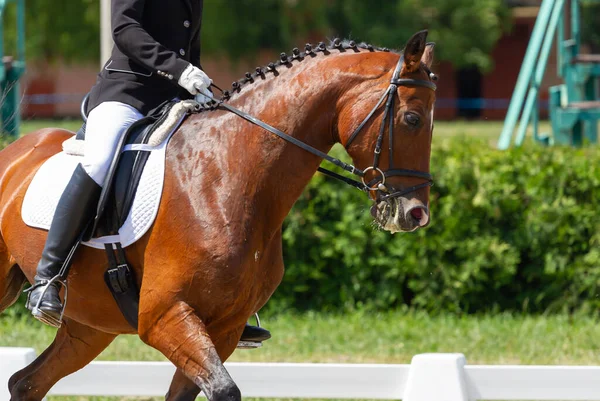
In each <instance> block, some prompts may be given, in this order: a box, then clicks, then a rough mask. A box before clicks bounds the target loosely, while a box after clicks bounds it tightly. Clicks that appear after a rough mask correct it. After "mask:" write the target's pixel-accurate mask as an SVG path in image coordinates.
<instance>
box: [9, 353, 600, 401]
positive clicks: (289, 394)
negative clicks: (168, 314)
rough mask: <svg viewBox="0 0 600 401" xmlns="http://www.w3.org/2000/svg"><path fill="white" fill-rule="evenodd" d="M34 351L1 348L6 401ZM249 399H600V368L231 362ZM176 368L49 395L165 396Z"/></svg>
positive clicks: (91, 370) (449, 359) (98, 378)
mask: <svg viewBox="0 0 600 401" xmlns="http://www.w3.org/2000/svg"><path fill="white" fill-rule="evenodd" d="M34 356H35V354H34V352H33V350H31V349H23V348H12V349H11V348H0V383H4V384H0V401H4V400H8V399H9V396H8V394H7V392H6V390H5V388H6V384H5V383H7V381H8V377H10V375H11V374H12V373H13V372H15V371H16V370H18V369H21V368H22V367H23V366H25V365H26V364H27V363H29V362H30V361H31V360H32V358H33V357H34ZM225 365H226V367H227V370H228V371H229V372H230V374H231V376H232V377H233V379H234V380H235V381H236V383H237V384H238V386H239V387H240V390H241V391H242V394H243V395H244V397H263V398H368V399H389V400H394V399H402V400H405V401H470V400H592V401H594V400H600V367H596V366H510V365H498V366H483V365H473V366H468V365H466V361H465V358H464V356H463V355H462V354H422V355H417V356H415V357H414V358H413V360H412V363H411V364H410V365H375V364H360V365H353V364H312V363H226V364H225ZM174 372H175V368H174V367H173V366H172V365H171V364H169V363H165V362H93V363H92V364H90V365H88V366H87V367H85V368H84V369H82V370H81V371H79V372H77V373H74V374H72V375H71V376H68V377H66V378H64V379H63V380H61V381H60V382H59V383H57V384H56V386H54V388H53V389H52V390H51V392H50V394H51V395H75V396H163V395H164V394H165V393H166V391H167V389H168V387H169V383H170V381H171V377H172V375H173V373H174Z"/></svg>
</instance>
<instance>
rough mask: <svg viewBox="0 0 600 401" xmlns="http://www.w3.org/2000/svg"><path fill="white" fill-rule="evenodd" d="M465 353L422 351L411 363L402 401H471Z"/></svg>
mask: <svg viewBox="0 0 600 401" xmlns="http://www.w3.org/2000/svg"><path fill="white" fill-rule="evenodd" d="M466 363H467V362H466V359H465V356H464V355H463V354H420V355H415V356H414V357H413V359H412V362H411V363H410V371H409V373H408V379H407V381H406V389H405V390H404V397H402V400H403V401H433V400H435V401H469V396H468V390H467V383H466V380H465V369H464V368H465V364H466Z"/></svg>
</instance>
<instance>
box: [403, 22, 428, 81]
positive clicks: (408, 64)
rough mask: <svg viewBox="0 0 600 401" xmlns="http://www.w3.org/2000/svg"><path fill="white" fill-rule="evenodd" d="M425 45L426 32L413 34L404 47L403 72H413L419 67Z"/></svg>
mask: <svg viewBox="0 0 600 401" xmlns="http://www.w3.org/2000/svg"><path fill="white" fill-rule="evenodd" d="M426 44H427V30H424V31H420V32H417V33H415V34H414V35H413V36H412V37H411V38H410V39H409V40H408V43H406V46H405V47H404V66H403V67H402V70H403V71H405V72H409V73H410V72H415V71H417V70H418V69H419V66H420V65H421V57H423V53H424V52H425V46H426Z"/></svg>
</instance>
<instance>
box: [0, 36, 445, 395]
mask: <svg viewBox="0 0 600 401" xmlns="http://www.w3.org/2000/svg"><path fill="white" fill-rule="evenodd" d="M425 37H426V33H425V32H419V33H417V34H416V35H414V36H413V37H412V38H411V39H410V40H409V42H408V44H407V49H411V51H410V52H407V53H406V54H405V63H404V64H403V66H402V69H401V73H400V78H406V79H415V80H427V79H429V74H428V73H427V71H426V68H425V66H427V67H428V68H429V67H430V61H431V57H430V56H431V52H432V51H433V48H432V47H428V46H426V42H425ZM326 54H328V55H326ZM399 57H400V56H399V55H398V54H394V53H386V52H371V51H369V50H360V51H359V52H355V51H346V52H341V51H339V50H337V49H336V50H331V51H327V52H325V51H319V52H318V54H314V56H308V57H306V58H305V59H304V61H302V62H301V63H300V62H298V61H292V62H290V63H289V64H291V63H294V67H293V68H289V66H287V65H286V66H279V67H278V68H277V75H276V77H269V78H268V79H264V78H260V82H259V79H255V83H253V84H252V86H251V87H250V86H248V87H245V88H244V89H243V90H242V91H241V93H235V94H234V95H233V96H231V99H230V101H229V103H230V104H231V105H232V106H233V107H236V108H239V109H241V110H243V111H245V112H247V113H249V114H251V115H254V116H255V117H257V118H259V119H260V120H262V121H264V122H265V123H268V124H270V125H272V126H273V127H276V128H278V129H279V130H281V131H283V132H286V133H288V134H290V135H292V136H294V137H295V138H297V139H298V140H301V141H303V142H305V143H307V144H309V145H311V146H312V147H314V148H316V149H319V150H320V151H322V152H328V151H329V149H331V147H332V146H333V145H334V143H336V142H340V143H342V144H345V143H346V142H347V141H348V138H349V135H350V134H351V133H352V131H353V130H354V129H356V127H357V126H358V125H359V124H360V123H361V121H363V120H364V119H365V117H366V115H367V113H368V112H369V110H371V109H372V108H373V107H374V105H375V104H376V103H377V100H378V99H379V98H380V97H381V95H382V94H383V92H384V91H385V90H386V88H388V87H389V83H390V79H391V76H392V74H393V72H394V71H393V70H394V68H395V66H396V64H397V63H398V60H399ZM269 74H271V73H269ZM395 98H396V101H395V102H394V104H395V106H394V108H393V110H392V116H393V118H392V119H391V122H390V124H391V125H393V127H394V130H393V132H394V133H395V134H394V142H393V145H394V146H393V148H392V149H391V152H392V153H393V155H394V161H395V162H397V163H398V166H397V168H402V169H412V170H419V171H423V172H427V173H428V172H429V158H430V150H431V139H432V138H431V122H430V121H429V119H430V116H431V109H432V107H433V104H434V102H435V94H434V93H433V91H431V90H430V89H427V88H422V87H401V88H400V89H399V90H398V91H397V92H396V96H395ZM407 113H410V115H411V116H412V117H411V119H410V120H411V121H410V122H411V123H414V122H415V119H416V117H418V123H415V124H408V123H407V121H406V118H405V117H406V115H407ZM381 119H382V110H381V111H378V112H377V113H376V114H375V115H374V117H373V119H372V120H371V121H370V122H369V123H368V124H367V125H366V126H365V128H364V131H363V134H361V135H360V136H359V137H357V139H356V140H355V141H354V142H353V143H352V146H350V147H349V148H348V153H349V154H350V156H351V158H352V159H353V164H354V165H356V166H357V167H358V168H360V169H366V168H367V167H369V166H370V165H371V164H370V163H372V161H373V151H374V148H375V145H376V143H375V142H376V141H377V137H378V130H379V128H380V126H381ZM70 135H72V134H71V133H69V132H66V131H62V130H54V129H46V130H40V131H38V132H37V133H34V134H31V135H27V136H24V137H23V138H21V139H19V140H18V141H16V142H15V143H13V144H11V145H10V146H8V147H7V148H5V149H4V150H3V151H1V152H0V309H1V308H4V307H6V306H8V305H10V304H11V303H12V302H14V300H15V296H14V295H15V291H18V290H19V289H20V288H21V287H22V286H23V285H24V283H25V281H26V280H27V279H28V280H32V278H33V275H34V274H35V265H36V263H37V259H38V257H39V253H40V251H41V249H42V247H43V244H44V240H45V232H44V231H42V230H39V229H33V228H30V227H28V226H26V225H25V224H24V223H23V221H22V218H21V216H20V210H21V206H22V200H23V198H24V196H25V192H26V189H27V186H28V184H29V182H30V181H31V179H32V178H33V176H34V174H35V171H36V170H37V169H38V168H39V167H40V166H41V165H42V164H43V163H44V161H45V160H47V159H48V158H49V157H51V156H53V155H54V154H56V153H58V152H59V151H60V147H61V143H62V142H63V141H64V140H65V139H67V137H68V136H70ZM386 137H387V136H386ZM388 153H389V150H388V143H387V138H386V139H384V143H383V145H382V152H381V169H382V170H384V169H387V168H388V162H387V161H388V156H389V155H388ZM320 162H321V160H320V159H319V158H318V157H316V156H314V155H312V154H310V153H308V152H306V151H304V150H302V149H300V148H298V147H295V146H294V145H292V144H289V143H287V142H284V141H282V140H281V139H279V138H277V137H275V136H274V135H272V134H270V133H268V132H265V131H264V130H262V128H259V127H256V126H253V125H251V124H250V123H248V122H247V121H245V120H242V119H241V118H239V117H237V116H235V115H232V114H229V113H228V112H226V111H223V110H215V111H211V112H207V113H202V114H200V115H195V116H192V117H191V118H189V119H188V120H187V121H186V122H185V124H183V125H182V127H181V128H180V129H179V130H178V131H177V132H176V134H175V135H173V137H172V139H171V141H170V143H169V145H168V147H167V153H166V165H165V166H166V169H165V182H164V189H163V194H162V201H161V205H160V207H159V210H158V215H157V218H156V221H155V223H154V225H153V226H152V228H151V229H150V230H149V231H148V232H147V233H146V235H144V237H143V238H142V239H141V240H140V241H138V242H137V243H135V244H133V245H132V246H130V247H129V248H128V252H127V257H128V259H129V262H130V264H131V266H132V267H133V269H134V270H135V273H136V277H137V278H138V285H141V286H140V312H139V329H138V332H137V334H138V335H139V336H140V338H141V339H142V340H143V341H144V342H146V343H147V344H149V345H150V346H152V347H154V348H155V349H157V350H159V351H160V352H162V353H163V354H164V355H165V356H166V357H167V358H169V360H170V361H171V362H173V363H174V364H175V366H177V368H178V369H177V373H176V374H175V376H174V377H173V381H172V384H171V388H170V389H169V392H168V395H167V399H168V400H186V401H187V400H189V401H191V400H193V399H194V398H195V397H196V396H197V395H198V393H199V392H200V390H202V391H204V392H205V394H206V395H207V397H208V399H209V400H210V401H221V400H228V401H238V400H240V393H239V389H238V388H237V387H236V385H235V383H234V382H233V380H232V379H231V377H230V376H229V375H228V374H227V371H226V370H225V369H224V367H223V364H222V361H225V360H226V359H227V358H228V357H229V356H230V355H231V353H232V352H233V351H234V350H235V348H236V346H237V343H238V340H239V338H240V336H241V333H242V331H243V329H244V325H245V323H246V321H247V319H248V318H249V317H250V316H251V315H252V314H253V313H254V312H256V311H258V310H259V309H260V308H261V307H262V306H263V305H264V304H265V303H266V302H267V300H268V299H269V297H270V296H271V295H272V293H273V292H274V291H275V288H276V287H277V286H278V284H279V282H280V281H281V278H282V276H283V257H282V241H281V231H282V223H283V221H284V219H285V216H286V215H287V214H288V212H289V210H290V209H291V207H292V205H293V204H294V203H295V201H296V199H297V198H298V197H299V196H300V194H301V192H302V190H303V189H304V187H305V186H306V184H307V183H308V182H309V180H310V179H311V177H312V176H313V174H314V173H315V171H316V170H317V168H318V166H319V164H320ZM372 178H374V177H373V176H369V177H366V179H367V180H369V179H372ZM421 183H422V179H419V178H417V177H401V176H397V177H390V179H389V180H388V181H386V186H388V187H389V189H390V191H396V190H403V189H406V188H410V187H414V186H416V185H419V184H421ZM370 195H371V196H372V198H373V200H374V201H375V207H377V208H379V207H382V205H388V206H389V209H391V210H393V211H394V212H395V213H396V215H395V220H394V223H393V224H394V227H393V228H394V229H397V230H402V231H409V230H412V229H414V228H416V227H418V226H419V224H420V223H419V222H418V221H416V220H415V219H414V218H413V217H411V216H410V213H408V211H409V210H410V208H414V207H420V208H428V204H429V188H428V187H426V188H425V187H424V188H420V189H418V190H417V191H414V192H411V193H410V194H407V195H406V196H403V197H402V199H401V202H399V201H398V200H397V199H390V200H381V199H377V198H376V194H374V193H371V194H370ZM257 251H258V252H259V253H258V257H256V255H257V253H256V252H257ZM104 269H105V262H104V258H103V254H102V253H100V251H98V250H95V249H90V248H87V247H82V248H80V251H79V253H78V254H77V255H76V257H75V260H74V264H73V268H72V269H71V273H70V275H69V285H70V291H69V299H70V301H69V305H68V306H67V309H66V311H65V314H66V319H65V324H64V325H63V326H62V327H61V328H60V329H59V331H58V334H57V337H56V340H55V342H54V343H53V344H52V345H51V346H50V348H49V349H48V350H47V351H46V352H44V353H43V354H42V355H40V357H39V358H38V360H36V362H34V363H33V364H32V365H30V366H29V367H27V368H25V369H24V370H22V371H20V372H18V373H16V374H15V375H14V376H13V377H12V378H11V380H10V383H9V389H10V391H11V394H12V396H13V397H14V398H15V399H27V400H41V399H42V398H43V396H44V395H45V394H46V393H47V392H48V390H49V389H50V388H51V387H52V386H53V385H54V383H56V382H57V381H58V380H60V379H61V378H62V377H64V376H65V375H67V374H70V373H71V372H73V371H75V370H77V369H80V368H82V367H83V366H85V365H86V364H87V363H89V362H90V361H91V360H92V359H93V358H95V357H96V356H97V355H98V354H99V353H100V352H101V351H102V350H103V349H104V348H106V347H107V346H108V344H110V342H111V341H112V340H113V339H114V338H115V337H116V336H117V335H119V334H124V333H133V331H132V329H131V328H130V327H129V324H128V323H127V322H126V321H125V319H124V318H123V316H122V315H121V312H120V311H119V309H118V308H117V306H116V305H115V303H114V301H113V300H112V296H111V294H110V293H109V291H108V289H106V288H105V287H104V283H103V282H102V275H103V272H104ZM91 294H94V295H93V296H92V295H91Z"/></svg>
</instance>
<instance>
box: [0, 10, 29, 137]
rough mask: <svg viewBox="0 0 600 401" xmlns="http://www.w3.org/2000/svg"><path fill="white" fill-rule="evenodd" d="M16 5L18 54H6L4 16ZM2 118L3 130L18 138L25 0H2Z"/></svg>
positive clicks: (0, 109)
mask: <svg viewBox="0 0 600 401" xmlns="http://www.w3.org/2000/svg"><path fill="white" fill-rule="evenodd" d="M11 4H12V6H14V7H16V18H17V47H16V49H17V54H16V56H6V55H5V54H4V18H5V15H6V10H7V7H8V6H9V5H11ZM0 57H2V63H0V90H1V91H2V93H1V96H2V97H1V98H0V99H1V104H0V118H1V120H2V132H3V133H6V134H8V135H9V136H11V137H13V138H16V137H17V136H18V135H19V125H20V122H21V112H20V107H19V105H20V100H21V92H20V89H19V79H20V78H21V76H23V74H24V73H25V0H0Z"/></svg>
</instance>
